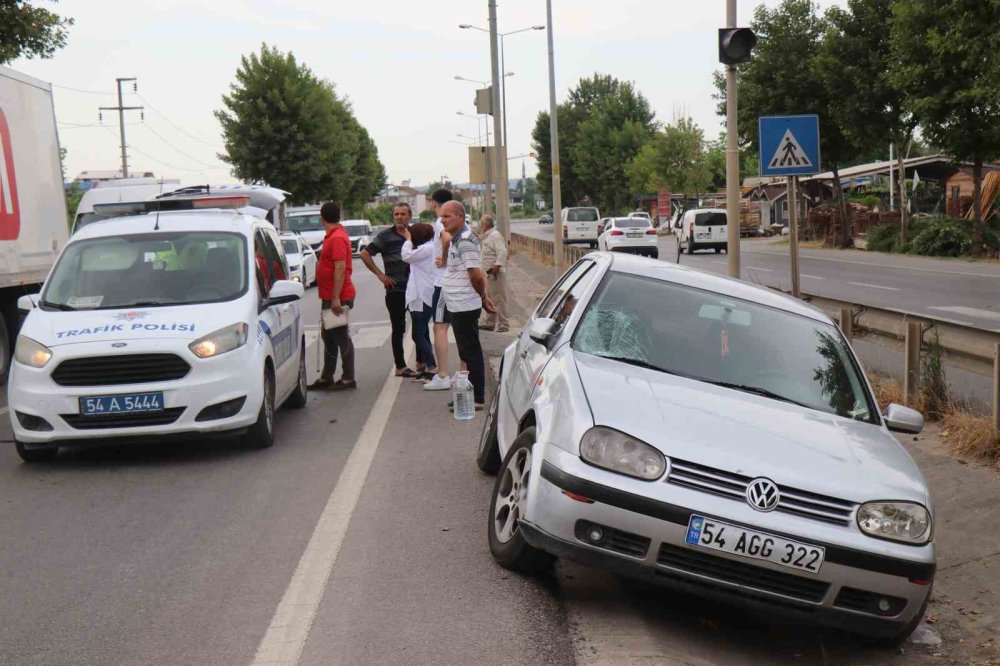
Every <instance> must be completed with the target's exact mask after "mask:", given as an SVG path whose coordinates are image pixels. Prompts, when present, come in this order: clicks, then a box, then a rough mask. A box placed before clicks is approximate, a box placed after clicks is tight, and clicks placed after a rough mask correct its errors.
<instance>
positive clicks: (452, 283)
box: [441, 201, 496, 411]
mask: <svg viewBox="0 0 1000 666" xmlns="http://www.w3.org/2000/svg"><path fill="white" fill-rule="evenodd" d="M441 222H442V224H444V228H445V231H447V232H448V233H449V234H450V235H451V243H450V246H449V247H448V264H447V272H446V273H445V277H444V283H443V286H442V289H441V298H442V300H443V301H444V303H445V306H446V308H447V313H448V315H449V317H450V319H451V326H452V328H453V329H454V331H455V344H456V345H457V346H458V357H459V358H460V359H462V362H463V363H465V364H466V366H468V368H469V381H470V382H471V383H472V391H473V393H474V395H475V401H476V411H482V410H483V409H484V408H485V406H486V362H485V360H484V359H483V348H482V345H481V344H480V342H479V315H480V314H481V313H482V311H483V310H485V311H486V312H487V313H495V312H496V309H495V308H494V306H493V301H492V299H490V297H489V294H488V293H487V286H486V274H485V273H484V272H483V269H482V266H481V262H482V254H481V252H480V249H479V241H478V240H477V239H476V235H475V234H473V233H472V229H470V228H469V227H468V226H467V225H466V224H465V207H464V206H462V204H460V203H459V202H457V201H449V202H447V203H445V204H444V205H443V206H441Z"/></svg>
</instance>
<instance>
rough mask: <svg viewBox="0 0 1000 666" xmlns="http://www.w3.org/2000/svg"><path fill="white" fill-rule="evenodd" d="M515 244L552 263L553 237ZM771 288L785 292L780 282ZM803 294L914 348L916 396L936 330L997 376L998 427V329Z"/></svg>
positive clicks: (858, 332)
mask: <svg viewBox="0 0 1000 666" xmlns="http://www.w3.org/2000/svg"><path fill="white" fill-rule="evenodd" d="M511 247H512V248H513V249H521V250H526V251H528V252H531V253H533V254H535V256H537V257H539V258H540V259H542V260H543V261H546V262H547V263H551V257H552V253H553V242H552V241H550V240H543V239H540V238H532V237H530V236H524V235H522V234H511ZM563 252H564V255H565V258H566V265H567V267H568V266H570V265H572V264H573V263H575V262H576V261H578V260H579V259H580V258H581V257H583V256H584V255H586V254H587V253H588V252H592V250H590V249H589V248H582V247H578V246H572V245H567V246H564V247H563ZM769 288H771V289H774V290H776V291H782V292H783V293H787V292H785V291H784V290H782V289H778V288H776V287H769ZM802 299H803V300H805V301H807V302H809V303H810V304H812V305H813V306H815V307H817V308H819V309H820V310H822V311H824V312H825V313H826V314H827V315H829V316H830V318H832V319H833V320H834V321H835V322H837V323H839V324H840V325H841V329H842V330H843V331H844V332H845V334H846V335H847V336H848V337H849V338H851V339H853V338H855V337H864V336H869V335H873V336H876V337H880V338H883V339H888V340H891V341H894V342H899V343H902V344H903V345H904V352H905V351H906V350H910V351H911V353H912V355H915V356H916V358H917V362H916V365H917V367H912V366H913V365H914V363H913V362H912V361H911V362H909V363H907V367H906V368H905V369H904V378H905V381H904V385H905V388H906V389H907V395H909V396H911V397H913V398H914V399H915V393H916V387H917V383H918V382H919V352H920V350H921V348H922V347H924V346H925V345H927V343H928V342H929V340H928V333H930V332H931V331H936V332H937V336H938V342H939V343H940V345H941V349H942V352H943V357H944V358H943V360H944V361H945V362H946V363H947V364H948V365H950V366H953V367H958V368H961V369H963V370H967V371H969V372H972V373H975V374H978V375H983V376H986V377H990V376H992V377H993V391H992V392H993V416H994V423H995V425H996V427H997V428H1000V332H997V331H991V330H988V329H983V328H978V327H976V326H972V325H969V324H965V323H962V322H957V321H952V320H949V319H944V318H940V317H929V316H927V315H922V314H917V313H914V312H906V311H903V310H895V309H892V308H884V307H879V306H874V305H868V304H866V303H854V302H850V301H842V300H839V299H835V298H830V297H828V296H820V295H819V294H806V293H803V294H802ZM842 313H843V314H846V313H849V317H850V320H851V321H850V326H849V327H848V325H847V322H846V321H842V318H843V319H846V317H842ZM904 355H905V353H904Z"/></svg>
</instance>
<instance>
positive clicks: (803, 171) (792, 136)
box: [758, 115, 819, 176]
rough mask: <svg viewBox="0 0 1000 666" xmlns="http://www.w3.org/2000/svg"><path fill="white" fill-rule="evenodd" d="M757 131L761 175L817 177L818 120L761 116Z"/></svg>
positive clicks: (810, 116)
mask: <svg viewBox="0 0 1000 666" xmlns="http://www.w3.org/2000/svg"><path fill="white" fill-rule="evenodd" d="M758 127H759V130H760V135H759V138H760V175H762V176H809V175H812V174H814V173H819V116H817V115H802V116H762V117H761V118H760V120H759V126H758Z"/></svg>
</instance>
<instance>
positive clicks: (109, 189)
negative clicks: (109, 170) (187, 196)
mask: <svg viewBox="0 0 1000 666" xmlns="http://www.w3.org/2000/svg"><path fill="white" fill-rule="evenodd" d="M180 186H181V181H179V180H163V179H159V178H119V179H117V180H107V181H103V182H100V183H97V184H96V185H94V187H92V188H91V189H89V190H87V191H86V192H84V193H83V196H82V197H81V198H80V203H79V204H78V205H77V207H76V215H75V216H74V217H73V231H72V233H76V232H77V231H79V230H80V229H82V228H84V227H85V226H87V225H88V224H91V223H93V222H97V221H98V220H102V219H104V218H105V216H104V215H101V214H100V213H95V212H94V205H95V204H111V203H116V204H117V203H138V202H141V201H150V200H152V199H155V198H156V197H158V196H160V195H161V194H165V193H167V192H172V191H174V190H176V189H177V188H179V187H180Z"/></svg>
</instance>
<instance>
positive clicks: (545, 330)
mask: <svg viewBox="0 0 1000 666" xmlns="http://www.w3.org/2000/svg"><path fill="white" fill-rule="evenodd" d="M558 328H559V324H557V323H556V322H555V320H554V319H549V318H548V317H539V318H538V319H536V320H535V321H533V322H531V326H529V327H528V337H529V338H531V339H532V340H534V341H535V342H537V343H538V344H540V345H548V344H549V342H550V341H551V340H552V336H553V335H555V333H556V330H557V329H558Z"/></svg>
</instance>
